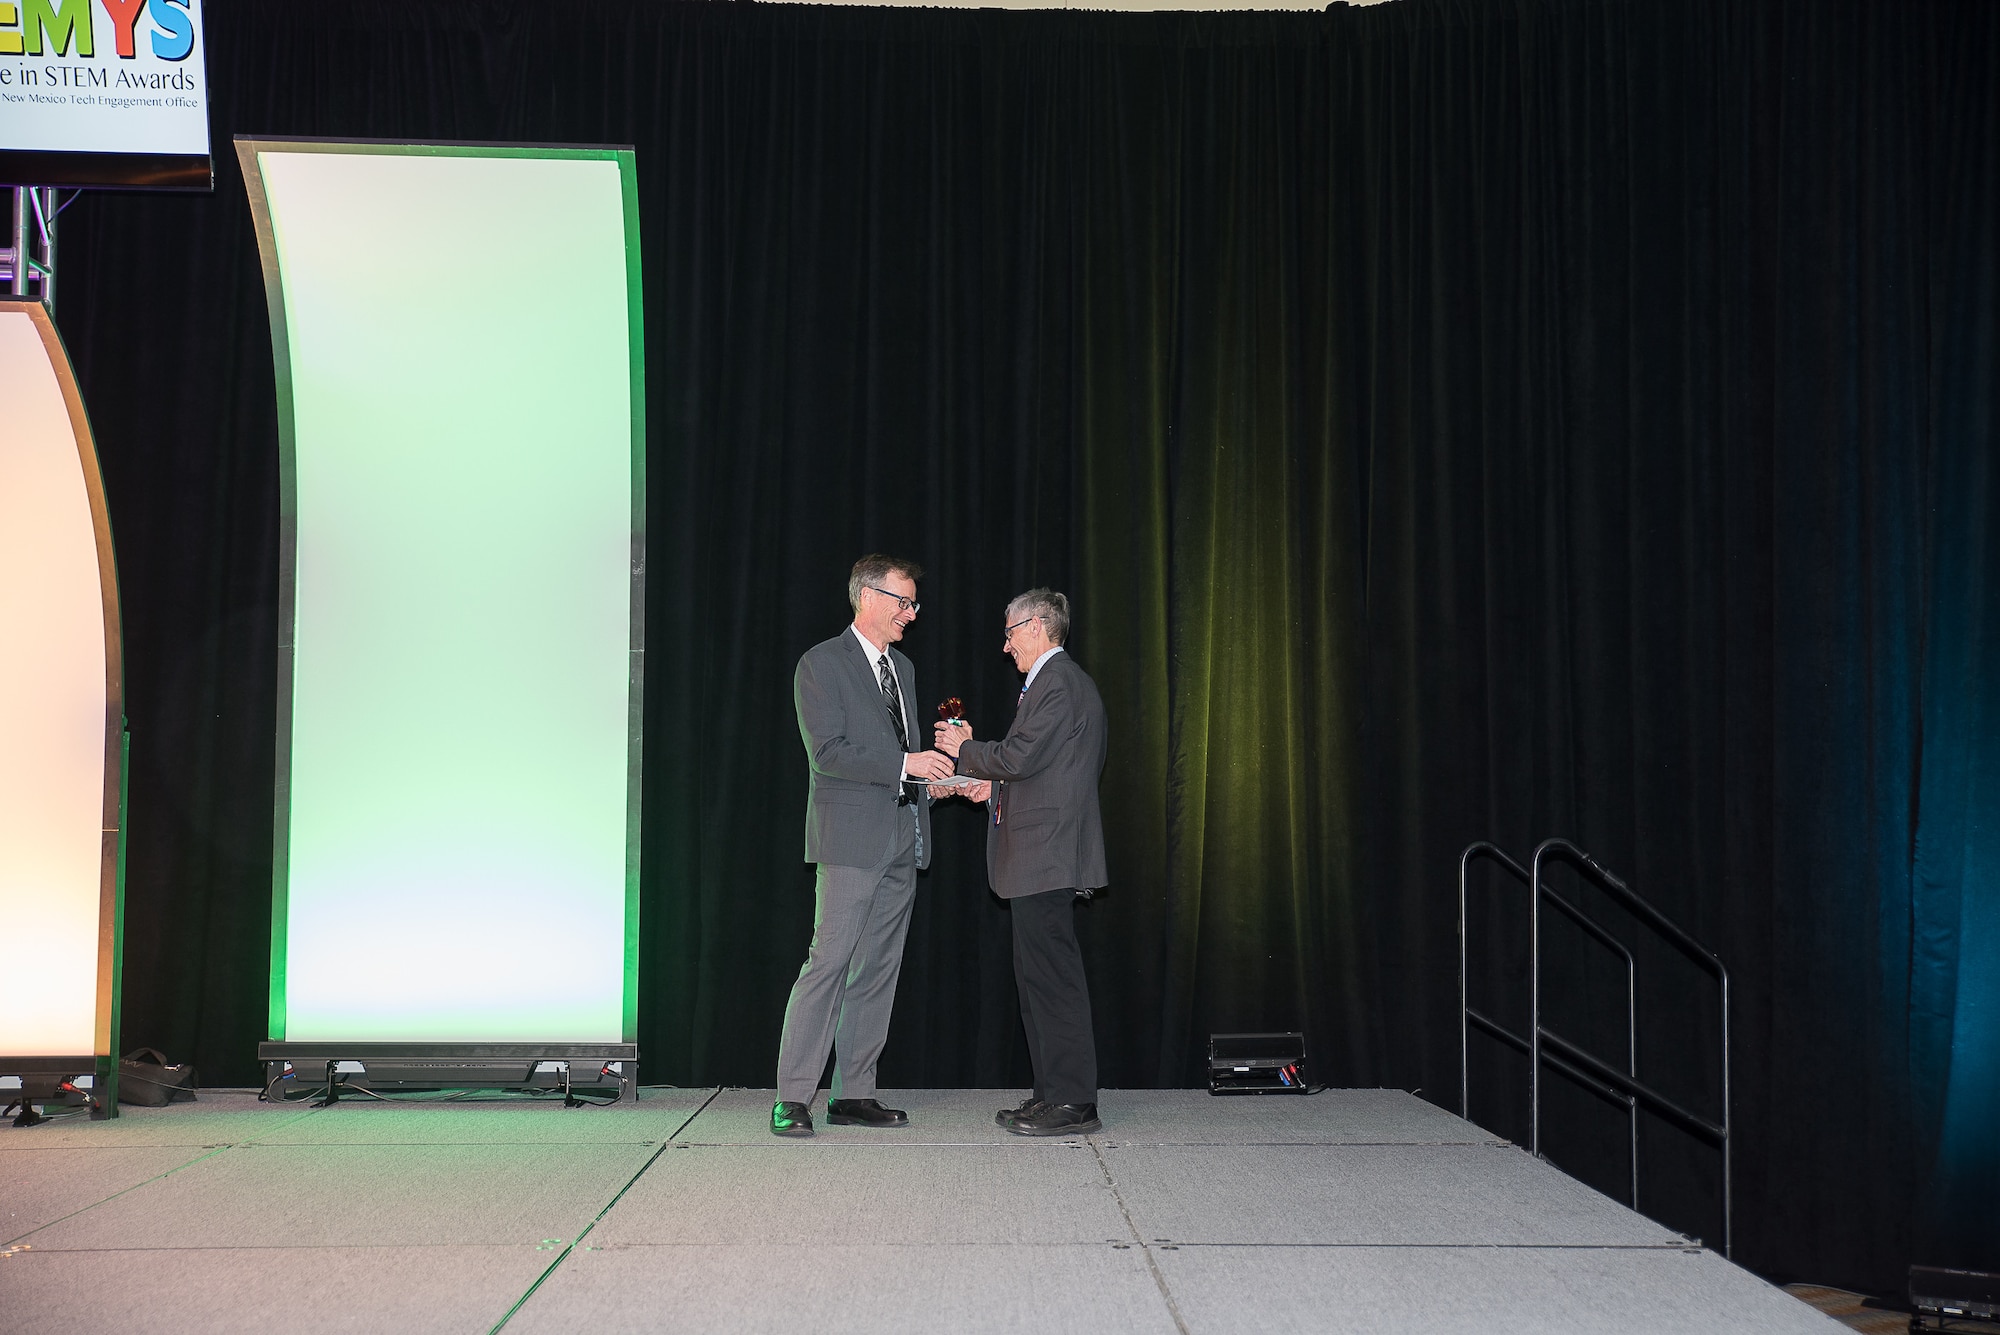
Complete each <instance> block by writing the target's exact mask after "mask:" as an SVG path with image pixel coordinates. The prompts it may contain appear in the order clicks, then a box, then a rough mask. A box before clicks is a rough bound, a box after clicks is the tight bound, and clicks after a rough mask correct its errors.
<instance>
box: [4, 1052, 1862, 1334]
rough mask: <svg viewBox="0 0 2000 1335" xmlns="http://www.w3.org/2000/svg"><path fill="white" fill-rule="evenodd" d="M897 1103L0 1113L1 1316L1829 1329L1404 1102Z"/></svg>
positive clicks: (921, 1327)
mask: <svg viewBox="0 0 2000 1335" xmlns="http://www.w3.org/2000/svg"><path fill="white" fill-rule="evenodd" d="M888 1098H889V1101H890V1102H891V1103H892V1104H893V1105H894V1106H898V1107H904V1108H908V1109H909V1110H910V1114H911V1118H912V1122H913V1125H911V1126H910V1127H909V1128H907V1129H905V1130H901V1131H865V1130H860V1129H856V1128H846V1127H822V1128H821V1132H820V1135H819V1136H818V1137H816V1138H815V1139H813V1140H809V1141H781V1140H777V1139H775V1138H773V1137H772V1136H771V1135H770V1134H769V1132H768V1130H767V1129H766V1119H767V1117H768V1115H769V1109H770V1103H771V1094H770V1092H769V1091H760V1090H722V1091H711V1090H692V1091H690V1090H662V1089H649V1090H647V1091H645V1096H644V1098H643V1099H641V1100H640V1101H639V1102H637V1103H636V1104H635V1103H626V1104H623V1105H614V1106H611V1107H603V1108H587V1109H569V1110H565V1109H563V1108H561V1107H559V1106H556V1105H554V1104H550V1103H529V1102H499V1101H491V1102H473V1101H468V1100H459V1101H456V1102H450V1103H445V1102H426V1103H407V1102H398V1103H394V1104H376V1103H368V1102H363V1101H343V1102H342V1103H340V1104H339V1105H337V1106H335V1107H332V1108H327V1109H322V1110H308V1109H306V1108H304V1107H302V1106H299V1105H292V1106H288V1107H274V1106H271V1105H264V1104H259V1103H257V1101H256V1099H255V1096H254V1095H253V1094H250V1093H246V1092H231V1091H211V1092H207V1093H204V1094H203V1095H202V1096H201V1100H200V1102H199V1103H195V1104H182V1105H179V1106H177V1107H173V1108H165V1109H146V1108H137V1109H129V1110H127V1111H126V1114H125V1116H123V1117H121V1118H119V1119H117V1120H116V1121H111V1122H89V1121H84V1120H81V1119H74V1118H72V1119H64V1120H61V1121H58V1122H53V1123H50V1124H47V1125H44V1126H38V1127H30V1128H21V1129H16V1128H13V1127H9V1126H5V1125H4V1124H0V1332H13V1331H30V1330H43V1329H50V1328H54V1327H55V1326H57V1325H58V1324H70V1323H75V1322H85V1323H87V1324H88V1325H89V1326H90V1327H91V1328H93V1329H123V1330H130V1331H160V1332H182V1331H189V1332H193V1331H203V1332H206V1331H237V1330H241V1331H253V1330H255V1331H269V1330H272V1329H289V1328H292V1327H295V1326H297V1327H309V1328H311V1329H313V1330H315V1331H345V1330H354V1331H487V1330H493V1329H496V1328H499V1327H501V1326H503V1325H504V1328H505V1329H506V1330H507V1331H509V1332H517V1333H519V1335H528V1333H529V1332H554V1331H589V1332H593V1335H595V1333H597V1332H622V1331H773V1332H790V1331H797V1332H801V1333H802V1335H827V1333H829V1332H846V1331H853V1332H867V1333H869V1335H877V1333H881V1335H887V1333H890V1332H904V1331H909V1332H919V1331H920V1332H926V1333H927V1335H929V1333H931V1332H940V1331H968V1332H985V1331H994V1332H1007V1333H1008V1335H1017V1333H1018V1332H1021V1331H1027V1330H1034V1331H1088V1332H1100V1331H1101V1332H1159V1333H1160V1335H1177V1333H1178V1335H1208V1333H1209V1332H1227V1331H1255V1332H1262V1331H1270V1332H1285V1333H1286V1335H1294V1333H1295V1332H1298V1331H1301V1330H1308V1331H1340V1332H1347V1331H1356V1332H1360V1331H1367V1332H1375V1331H1384V1332H1388V1331H1394V1332H1404V1331H1411V1332H1415V1331H1422V1332H1439V1331H1464V1332H1480V1333H1481V1335H1486V1333H1489V1332H1504V1331H1534V1332H1557V1333H1563V1335H1566V1333H1567V1332H1577V1333H1578V1335H1582V1333H1583V1332H1600V1331H1608V1330H1618V1331H1657V1332H1663V1333H1666V1332H1673V1333H1679V1332H1689V1333H1690V1335H1692V1333H1693V1332H1701V1333H1702V1335H1713V1333H1715V1332H1728V1331H1743V1332H1753V1331H1754V1332H1757V1333H1758V1335H1784V1333H1785V1332H1793V1331H1796V1332H1801V1333H1804V1332H1814V1331H1817V1332H1838V1331H1840V1330H1841V1329H1843V1328H1842V1327H1841V1326H1840V1325H1839V1324H1838V1323H1836V1322H1833V1321H1831V1320H1829V1319H1828V1318H1826V1317H1823V1316H1821V1315H1820V1314H1819V1313H1817V1312H1815V1311H1814V1310H1813V1309H1812V1308H1810V1307H1808V1306H1806V1305H1805V1304H1804V1303H1802V1302H1799V1301H1798V1300H1796V1299H1794V1298H1792V1297H1791V1296H1789V1295H1787V1294H1785V1293H1783V1292H1781V1291H1779V1290H1777V1289H1775V1288H1772V1287H1771V1286H1769V1285H1767V1284H1765V1283H1763V1282H1762V1281H1761V1280H1759V1279H1757V1278H1755V1277H1754V1276H1752V1275H1750V1274H1749V1273H1748V1272H1746V1271H1744V1270H1741V1269H1739V1268H1737V1267H1736V1266H1733V1265H1730V1264H1729V1263H1728V1262H1727V1261H1724V1260H1723V1259H1722V1258H1721V1257H1719V1256H1717V1255H1716V1254H1714V1253H1713V1252H1708V1251H1704V1250H1703V1249H1701V1248H1699V1247H1697V1246H1695V1245H1693V1244H1692V1243H1690V1242H1689V1241H1688V1240H1687V1239H1685V1238H1682V1237H1679V1236H1677V1235H1675V1234H1673V1233H1671V1232H1669V1231H1668V1230H1666V1229H1665V1228H1663V1227H1661V1226H1660V1225H1658V1224H1655V1223H1653V1222H1651V1221H1650V1220H1647V1219H1644V1218H1642V1217H1640V1216H1639V1215H1636V1214H1633V1213H1632V1212H1631V1211H1629V1210H1627V1209H1625V1208H1624V1207H1623V1206H1621V1205H1619V1204H1617V1203H1616V1202H1614V1201H1611V1200H1609V1199H1607V1198H1605V1197H1604V1196H1601V1195H1599V1194H1598V1193H1596V1192H1594V1191H1591V1190H1590V1189H1588V1188H1586V1187H1584V1186H1582V1185H1580V1184H1578V1183H1577V1182H1575V1181H1573V1180H1572V1179H1570V1178H1568V1177H1566V1176H1564V1175H1563V1174H1562V1173H1560V1172H1559V1171H1557V1170H1556V1169H1554V1168H1552V1167H1550V1166H1548V1165H1547V1164H1544V1163H1539V1162H1537V1161H1536V1160H1534V1159H1532V1158H1530V1157H1529V1156H1528V1155H1526V1154H1524V1153H1523V1152H1521V1151H1520V1150H1519V1149H1516V1148H1515V1147H1513V1146H1511V1145H1508V1144H1505V1143H1503V1142H1501V1141H1498V1140H1495V1139H1494V1138H1493V1137H1492V1136H1489V1135H1488V1134H1486V1133H1485V1132H1484V1131H1481V1130H1480V1129H1479V1128H1478V1127H1475V1126H1472V1125H1470V1124H1469V1123H1466V1122H1462V1121H1460V1120H1459V1119H1458V1118H1456V1117H1453V1116H1450V1115H1449V1114H1447V1113H1444V1112H1442V1111H1440V1110H1439V1109H1437V1108H1435V1107H1433V1106H1432V1105H1430V1104H1428V1103H1425V1102H1423V1101H1422V1100H1420V1099H1417V1098H1415V1097H1413V1096H1411V1095H1408V1094H1404V1093H1401V1092H1398V1091H1394V1090H1369V1089H1358V1090H1329V1091H1327V1092H1326V1093H1323V1094H1320V1095H1317V1096H1315V1097H1312V1098H1262V1099H1259V1098H1247V1099H1217V1098H1211V1097H1210V1096H1209V1095H1208V1094H1206V1093H1203V1092H1200V1091H1186V1090H1174V1091H1145V1092H1115V1091H1113V1092H1107V1093H1106V1094H1105V1096H1104V1102H1103V1117H1104V1129H1103V1131H1102V1132H1100V1133H1098V1134H1096V1135H1093V1136H1088V1137H1077V1138H1073V1139H1068V1140H1030V1139H1026V1138H1023V1137H1019V1136H1009V1135H1006V1134H1005V1133H1003V1132H1001V1131H999V1130H998V1129H997V1128H995V1127H994V1126H993V1123H992V1117H993V1110H994V1109H995V1108H997V1107H1000V1106H1002V1105H1003V1104H1012V1103H1015V1102H1018V1100H1019V1098H1020V1095H1019V1094H1018V1093H1017V1092H1014V1091H994V1090H910V1091H907V1092H902V1093H898V1094H894V1095H892V1096H888ZM818 1107H819V1105H816V1109H815V1110H816V1111H818Z"/></svg>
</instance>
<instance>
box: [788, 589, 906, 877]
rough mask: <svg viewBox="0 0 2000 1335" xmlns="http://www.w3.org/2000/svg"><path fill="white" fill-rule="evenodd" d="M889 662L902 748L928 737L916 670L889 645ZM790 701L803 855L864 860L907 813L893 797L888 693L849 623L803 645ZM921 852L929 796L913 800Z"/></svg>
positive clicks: (898, 763) (899, 751) (897, 758)
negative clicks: (801, 746)
mask: <svg viewBox="0 0 2000 1335" xmlns="http://www.w3.org/2000/svg"><path fill="white" fill-rule="evenodd" d="M889 662H890V663H891V664H892V665H893V666H894V667H895V669H896V681H897V686H898V688H899V689H900V690H901V691H902V693H903V726H904V728H905V729H906V730H907V731H908V733H909V737H910V751H911V752H917V751H922V750H924V749H926V747H928V745H929V743H930V739H929V738H928V737H926V736H920V735H919V733H918V723H917V712H916V703H915V701H916V694H917V674H916V670H915V669H914V668H912V667H911V666H910V660H909V659H907V658H905V657H904V656H903V655H902V653H901V651H899V650H898V649H896V648H895V647H894V646H893V645H892V646H890V649H889ZM792 704H793V707H794V708H796V709H797V710H798V715H799V736H800V737H801V738H803V739H804V741H805V744H806V759H807V762H808V767H809V770H810V780H809V787H808V789H807V793H806V861H807V862H830V863H833V864H834V865H835V866H840V867H872V866H874V865H875V864H876V863H877V862H880V861H881V860H882V858H883V857H884V856H885V855H886V854H887V853H888V851H889V841H890V840H891V839H894V838H895V837H896V836H897V833H898V831H899V830H901V829H902V828H903V823H904V822H906V821H908V820H909V819H910V813H909V811H908V809H907V808H904V807H899V806H897V805H896V794H897V793H899V792H901V791H902V786H901V784H900V783H899V782H898V778H899V776H900V775H901V774H902V772H903V756H904V754H905V752H904V750H903V748H902V747H901V746H899V745H898V744H897V742H896V729H895V726H894V725H893V724H892V723H890V721H889V705H888V701H887V700H885V699H884V698H883V695H882V685H881V682H880V681H879V680H877V678H876V676H875V664H874V662H873V661H872V660H871V659H870V658H869V656H868V651H867V650H865V649H863V648H862V647H861V641H860V640H858V639H856V638H855V637H854V631H853V630H852V629H851V628H850V629H847V630H843V631H841V632H840V634H838V635H836V636H834V637H833V638H832V639H830V640H827V641H824V642H823V643H820V644H816V645H814V646H813V647H812V648H810V649H808V650H806V652H805V655H804V656H803V657H801V658H800V659H799V666H798V669H797V671H795V672H794V673H793V674H792ZM916 806H917V820H918V822H919V826H920V829H921V831H922V848H921V852H922V855H923V856H922V857H921V858H920V859H919V860H918V863H917V865H918V866H920V867H926V866H929V865H930V855H931V813H930V799H929V798H928V797H925V798H920V799H919V800H918V802H917V804H916Z"/></svg>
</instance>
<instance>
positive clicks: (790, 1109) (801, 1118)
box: [771, 1099, 813, 1136]
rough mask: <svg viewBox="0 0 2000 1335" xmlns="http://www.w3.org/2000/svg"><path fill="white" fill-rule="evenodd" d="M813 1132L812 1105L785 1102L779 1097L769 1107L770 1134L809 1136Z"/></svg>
mask: <svg viewBox="0 0 2000 1335" xmlns="http://www.w3.org/2000/svg"><path fill="white" fill-rule="evenodd" d="M812 1133H813V1115H812V1105H810V1104H806V1103H787V1102H785V1101H784V1100H783V1099H779V1100H778V1101H777V1103H775V1104H773V1105H772V1107H771V1134H772V1135H774V1136H810V1135H811V1134H812Z"/></svg>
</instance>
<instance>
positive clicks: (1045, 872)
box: [958, 650, 1109, 899]
mask: <svg viewBox="0 0 2000 1335" xmlns="http://www.w3.org/2000/svg"><path fill="white" fill-rule="evenodd" d="M1105 744H1106V728H1105V723H1104V701H1103V700H1101V699H1099V698H1098V694H1097V683H1096V682H1093V681H1092V680H1091V679H1090V674H1089V673H1087V672H1085V671H1084V670H1083V669H1082V668H1081V667H1079V666H1077V662H1076V660H1075V659H1073V658H1071V657H1070V656H1069V652H1068V650H1064V651H1063V652H1062V653H1059V654H1056V655H1055V656H1054V657H1052V658H1050V659H1048V660H1047V661H1046V662H1044V663H1043V664H1042V670H1041V671H1040V672H1037V673H1036V674H1035V684H1034V685H1032V686H1030V687H1029V688H1028V694H1027V697H1026V698H1025V699H1023V700H1022V701H1021V703H1020V706H1019V707H1018V708H1017V709H1016V710H1015V711H1014V724H1013V726H1012V727H1010V728H1008V729H1007V735H1006V736H1005V737H1004V738H1002V739H1001V740H999V741H997V742H966V743H965V744H964V745H963V746H961V747H959V749H958V772H959V773H960V774H970V775H971V776H972V777H974V778H976V779H997V780H1003V781H1005V783H1006V787H1005V788H1004V789H1000V790H998V798H999V801H1000V821H999V823H998V824H994V823H993V822H992V821H991V820H989V821H988V822H987V833H986V876H987V879H988V880H990V881H991V882H992V883H993V890H994V892H995V893H996V894H998V895H999V896H1000V897H1001V898H1002V899H1016V898H1019V897H1020V896H1022V895H1033V894H1039V893H1040V892H1042V891H1044V890H1064V889H1071V888H1074V889H1078V890H1095V889H1096V888H1097V887H1099V886H1101V885H1104V884H1106V883H1107V881H1108V880H1109V878H1108V877H1107V876H1106V875H1105V872H1104V820H1103V817H1102V816H1101V815H1100V814H1099V812H1098V806H1097V778H1098V775H1100V774H1101V773H1103V771H1104V751H1105Z"/></svg>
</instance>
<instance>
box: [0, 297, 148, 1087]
mask: <svg viewBox="0 0 2000 1335" xmlns="http://www.w3.org/2000/svg"><path fill="white" fill-rule="evenodd" d="M0 412H4V421H5V428H4V429H3V430H0V961H4V962H0V968H4V970H5V975H6V978H7V990H6V1003H5V1005H3V1006H0V1075H13V1076H19V1077H21V1078H22V1079H23V1081H24V1085H25V1091H26V1093H27V1095H29V1096H31V1097H32V1096H34V1095H35V1094H37V1093H38V1092H39V1093H41V1094H42V1095H44V1096H47V1095H50V1094H52V1093H53V1091H54V1089H55V1086H56V1084H58V1083H60V1082H61V1081H64V1080H71V1079H73V1078H74V1077H76V1076H80V1075H86V1074H88V1075H91V1076H93V1077H94V1081H95V1088H94V1091H93V1094H92V1103H93V1105H94V1106H96V1107H98V1108H99V1109H101V1110H102V1111H104V1112H106V1113H109V1112H112V1111H114V1110H115V1108H116V1097H117V1096H116V1087H115V1084H114V1083H113V1081H114V1078H115V1074H116V1061H115V1059H114V1057H113V1054H114V1052H115V1048H116V1041H117V1035H118V967H119V962H120V961H119V950H120V944H121V942H120V919H121V916H122V914H121V909H122V904H121V885H120V881H121V878H120V852H121V848H122V843H121V839H120V830H121V827H122V823H123V822H122V819H121V816H122V808H123V805H124V803H123V792H122V785H123V777H124V700H123V687H122V682H121V665H120V648H119V629H118V572H117V566H116V564H115V562H114V560H113V557H112V548H111V523H110V519H109V516H108V515H107V514H106V511H105V507H104V484H103V480H102V478H101V477H100V475H99V473H98V468H97V449H96V445H95V443H94V442H93V440H92V438H91V434H90V421H89V419H88V417H87V416H86V415H85V413H84V410H83V397H82V395H81V394H80V393H79V392H78V391H77V386H76V377H75V376H74V375H73V374H72V373H71V371H70V364H69V356H68V354H67V353H66V352H65V351H64V350H63V345H62V339H61V337H60V336H59V335H58V334H57V333H56V329H55V325H54V324H53V323H52V322H51V321H50V319H49V316H48V312H47V311H46V310H44V309H43V307H42V304H41V303H40V302H38V301H26V300H18V299H17V300H0ZM20 1096H21V1095H20V1092H19V1091H13V1090H11V1089H9V1090H7V1091H5V1092H3V1093H0V1097H6V1098H13V1097H20Z"/></svg>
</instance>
